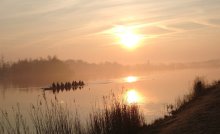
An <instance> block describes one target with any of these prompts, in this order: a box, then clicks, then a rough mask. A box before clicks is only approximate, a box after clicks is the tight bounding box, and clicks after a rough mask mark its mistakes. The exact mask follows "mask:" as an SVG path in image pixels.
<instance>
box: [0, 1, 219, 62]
mask: <svg viewBox="0 0 220 134" xmlns="http://www.w3.org/2000/svg"><path fill="white" fill-rule="evenodd" d="M117 26H123V27H130V28H132V29H133V30H134V31H135V33H136V34H139V35H141V36H142V40H141V41H140V42H139V43H138V45H137V47H136V48H135V49H127V48H125V47H123V46H122V45H121V44H120V42H119V41H118V39H117V36H116V35H115V33H114V30H113V29H114V28H115V27H117ZM0 54H2V55H4V56H5V57H6V59H8V60H16V59H19V58H26V57H33V58H36V57H46V56H47V55H57V56H58V57H59V58H61V59H83V60H86V61H89V62H103V61H116V62H120V63H125V64H133V63H145V62H147V61H148V60H149V61H152V62H153V61H155V62H167V61H169V62H170V61H197V60H208V59H217V58H220V0H0Z"/></svg>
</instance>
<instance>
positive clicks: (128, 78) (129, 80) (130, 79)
mask: <svg viewBox="0 0 220 134" xmlns="http://www.w3.org/2000/svg"><path fill="white" fill-rule="evenodd" d="M137 81H138V77H136V76H128V77H125V82H127V83H133V82H137Z"/></svg>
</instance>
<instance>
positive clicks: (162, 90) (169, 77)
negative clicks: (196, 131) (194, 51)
mask: <svg viewBox="0 0 220 134" xmlns="http://www.w3.org/2000/svg"><path fill="white" fill-rule="evenodd" d="M197 76H201V77H204V79H205V80H206V81H208V82H211V81H213V80H218V79H220V69H197V70H181V71H169V72H155V73H151V74H149V75H145V76H135V75H128V76H125V77H122V78H115V79H100V80H90V81H86V86H85V87H84V88H83V89H81V90H79V89H78V90H70V91H65V90H64V91H63V92H59V93H56V94H54V93H53V92H51V91H46V92H44V91H43V90H42V89H41V87H27V88H15V87H13V86H12V87H11V88H4V87H2V86H0V93H1V94H0V108H1V109H6V110H8V111H10V110H11V108H12V107H15V106H16V105H17V104H19V105H20V109H21V111H22V112H23V113H24V114H25V115H26V116H28V112H29V110H30V107H31V104H36V102H37V100H39V99H41V98H42V94H43V93H45V94H46V97H47V99H54V98H55V95H56V96H57V98H58V100H59V103H61V104H62V105H66V106H68V108H69V109H70V110H71V111H75V107H77V109H78V111H79V112H80V115H81V118H83V119H84V118H87V117H88V114H89V113H90V112H91V110H92V108H94V106H95V105H96V106H97V105H100V106H102V102H103V100H102V99H103V96H109V95H110V94H111V93H114V94H116V95H118V96H119V97H121V98H124V99H125V100H126V101H127V103H130V102H137V103H138V104H139V105H140V108H141V110H142V111H143V112H144V114H145V116H146V119H147V120H148V122H150V121H153V120H154V119H156V118H158V117H160V116H162V115H163V114H165V113H166V110H165V105H166V104H170V103H174V102H175V100H176V99H177V98H178V97H181V96H183V95H184V94H187V93H189V91H190V89H191V87H192V84H193V81H194V79H195V78H196V77H197Z"/></svg>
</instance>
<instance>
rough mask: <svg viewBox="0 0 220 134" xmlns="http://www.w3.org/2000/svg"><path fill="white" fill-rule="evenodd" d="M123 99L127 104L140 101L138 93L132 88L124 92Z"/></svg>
mask: <svg viewBox="0 0 220 134" xmlns="http://www.w3.org/2000/svg"><path fill="white" fill-rule="evenodd" d="M125 99H126V101H127V102H128V103H129V104H133V103H139V102H140V101H141V97H140V95H139V94H138V92H137V91H135V90H133V89H132V90H129V91H127V92H126V94H125Z"/></svg>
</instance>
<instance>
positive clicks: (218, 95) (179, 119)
mask: <svg viewBox="0 0 220 134" xmlns="http://www.w3.org/2000/svg"><path fill="white" fill-rule="evenodd" d="M219 106H220V81H215V82H213V83H211V84H207V83H206V82H205V81H203V80H201V79H196V80H195V82H194V86H193V88H192V91H191V93H190V94H188V95H185V96H184V97H183V98H182V99H178V100H177V101H176V104H172V105H168V106H167V109H168V115H165V116H164V117H163V118H160V119H157V120H155V122H154V123H153V124H150V125H147V126H144V127H142V130H141V132H140V133H139V134H149V133H150V134H171V133H174V134H219V132H220V107H219Z"/></svg>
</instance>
